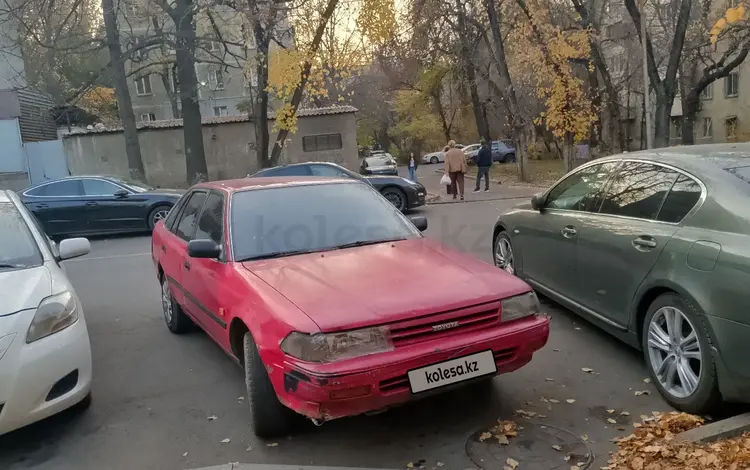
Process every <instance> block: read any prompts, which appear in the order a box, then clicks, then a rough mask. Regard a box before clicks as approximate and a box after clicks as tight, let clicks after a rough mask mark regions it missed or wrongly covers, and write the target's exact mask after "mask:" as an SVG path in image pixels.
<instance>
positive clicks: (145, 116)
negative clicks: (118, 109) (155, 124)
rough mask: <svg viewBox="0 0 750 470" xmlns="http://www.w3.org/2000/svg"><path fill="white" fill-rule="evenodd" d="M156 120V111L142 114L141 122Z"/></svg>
mask: <svg viewBox="0 0 750 470" xmlns="http://www.w3.org/2000/svg"><path fill="white" fill-rule="evenodd" d="M151 121H156V115H155V114H154V113H143V114H141V122H151Z"/></svg>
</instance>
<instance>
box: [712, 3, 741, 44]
mask: <svg viewBox="0 0 750 470" xmlns="http://www.w3.org/2000/svg"><path fill="white" fill-rule="evenodd" d="M745 20H746V18H745V6H744V5H743V4H742V3H740V4H739V5H737V6H736V7H734V8H729V9H727V11H726V12H725V13H724V16H722V17H721V18H719V19H718V20H716V23H714V25H713V27H712V28H711V32H710V33H709V34H710V38H711V44H716V42H717V41H718V40H719V36H720V35H721V33H722V32H723V31H724V30H725V29H726V28H727V27H728V26H729V25H732V24H736V23H739V22H740V21H745Z"/></svg>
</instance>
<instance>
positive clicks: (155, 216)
mask: <svg viewBox="0 0 750 470" xmlns="http://www.w3.org/2000/svg"><path fill="white" fill-rule="evenodd" d="M171 209H172V206H170V205H168V204H159V205H158V206H156V207H154V208H153V209H151V211H150V212H149V213H148V220H147V221H146V222H147V223H148V228H149V230H153V229H154V227H155V226H156V224H157V222H159V221H160V220H163V219H166V218H167V214H169V211H170V210H171Z"/></svg>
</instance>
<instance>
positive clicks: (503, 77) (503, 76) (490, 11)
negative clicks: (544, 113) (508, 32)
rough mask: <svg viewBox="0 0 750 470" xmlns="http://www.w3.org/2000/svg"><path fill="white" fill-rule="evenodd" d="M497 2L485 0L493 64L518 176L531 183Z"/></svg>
mask: <svg viewBox="0 0 750 470" xmlns="http://www.w3.org/2000/svg"><path fill="white" fill-rule="evenodd" d="M494 1H495V0H484V4H485V8H486V9H487V17H488V18H489V21H490V29H491V30H492V40H493V42H494V47H492V48H491V49H492V50H493V52H494V56H493V59H494V60H493V62H494V63H495V67H496V68H497V73H498V75H499V76H500V79H499V82H500V90H501V92H502V99H503V102H504V103H505V105H506V106H507V108H508V114H509V115H510V120H511V126H512V128H513V138H514V139H515V141H516V162H517V165H518V174H519V176H520V179H521V181H526V182H528V181H529V179H530V178H529V171H528V153H527V152H526V133H525V132H524V131H525V129H524V128H525V125H524V122H523V117H522V116H521V111H520V108H519V106H518V98H517V96H516V89H515V87H514V86H513V81H512V80H511V78H510V71H509V70H508V62H507V59H506V57H505V44H504V43H503V36H502V34H501V32H500V16H499V15H498V12H497V9H496V8H495V3H494Z"/></svg>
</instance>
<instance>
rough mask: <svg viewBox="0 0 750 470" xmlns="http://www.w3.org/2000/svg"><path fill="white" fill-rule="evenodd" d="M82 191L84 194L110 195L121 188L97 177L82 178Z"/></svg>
mask: <svg viewBox="0 0 750 470" xmlns="http://www.w3.org/2000/svg"><path fill="white" fill-rule="evenodd" d="M81 181H82V182H83V192H84V194H85V195H86V196H112V195H114V194H115V193H116V192H117V191H120V190H122V189H123V188H121V187H120V186H117V185H116V184H114V183H110V182H109V181H104V180H97V179H83V180H81Z"/></svg>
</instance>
